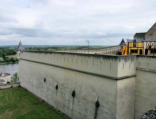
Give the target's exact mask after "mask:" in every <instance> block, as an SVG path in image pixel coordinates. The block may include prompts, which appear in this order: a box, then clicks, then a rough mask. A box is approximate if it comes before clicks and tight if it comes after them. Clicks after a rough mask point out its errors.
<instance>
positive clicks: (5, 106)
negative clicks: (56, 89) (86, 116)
mask: <svg viewBox="0 0 156 119" xmlns="http://www.w3.org/2000/svg"><path fill="white" fill-rule="evenodd" d="M0 119H69V118H68V117H66V116H65V115H63V114H61V113H59V112H57V111H56V110H55V109H53V108H52V107H51V106H49V105H48V104H46V103H44V102H43V101H41V100H40V99H38V98H37V97H35V96H34V95H32V94H31V93H29V92H28V91H26V90H24V89H23V88H21V87H20V88H10V89H5V90H0Z"/></svg>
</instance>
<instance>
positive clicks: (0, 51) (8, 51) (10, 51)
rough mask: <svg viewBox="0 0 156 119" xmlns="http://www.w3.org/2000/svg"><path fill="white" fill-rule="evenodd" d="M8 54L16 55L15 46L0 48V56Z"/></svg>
mask: <svg viewBox="0 0 156 119" xmlns="http://www.w3.org/2000/svg"><path fill="white" fill-rule="evenodd" d="M9 55H16V49H15V48H0V57H3V56H9Z"/></svg>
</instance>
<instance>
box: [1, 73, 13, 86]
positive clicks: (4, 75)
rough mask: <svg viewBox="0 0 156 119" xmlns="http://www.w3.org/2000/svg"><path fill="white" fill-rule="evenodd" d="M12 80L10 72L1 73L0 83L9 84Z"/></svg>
mask: <svg viewBox="0 0 156 119" xmlns="http://www.w3.org/2000/svg"><path fill="white" fill-rule="evenodd" d="M10 82H11V75H10V74H8V73H0V84H7V83H10Z"/></svg>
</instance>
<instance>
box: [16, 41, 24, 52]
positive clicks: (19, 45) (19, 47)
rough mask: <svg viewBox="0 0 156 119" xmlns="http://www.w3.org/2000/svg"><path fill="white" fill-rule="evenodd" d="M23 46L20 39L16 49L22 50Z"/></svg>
mask: <svg viewBox="0 0 156 119" xmlns="http://www.w3.org/2000/svg"><path fill="white" fill-rule="evenodd" d="M23 50H24V48H23V46H22V42H21V41H20V42H19V44H18V48H17V51H23Z"/></svg>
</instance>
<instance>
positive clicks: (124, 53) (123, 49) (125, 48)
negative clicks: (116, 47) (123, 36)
mask: <svg viewBox="0 0 156 119" xmlns="http://www.w3.org/2000/svg"><path fill="white" fill-rule="evenodd" d="M127 54H128V43H127V44H126V45H125V46H123V48H122V55H127Z"/></svg>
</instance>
